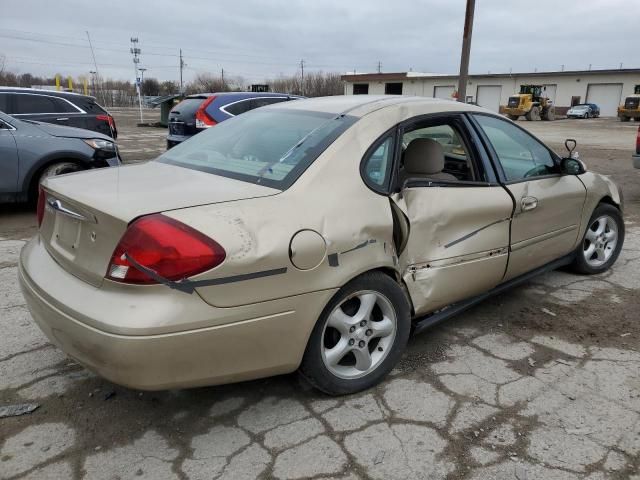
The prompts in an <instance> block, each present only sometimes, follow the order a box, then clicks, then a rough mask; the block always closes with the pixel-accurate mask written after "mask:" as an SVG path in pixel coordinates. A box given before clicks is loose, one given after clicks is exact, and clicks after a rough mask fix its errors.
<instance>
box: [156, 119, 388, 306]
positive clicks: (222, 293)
mask: <svg viewBox="0 0 640 480" xmlns="http://www.w3.org/2000/svg"><path fill="white" fill-rule="evenodd" d="M381 117H382V121H381ZM397 121H398V120H397V112H396V115H395V116H394V115H386V116H385V115H376V119H372V118H369V116H367V117H364V118H362V119H360V120H359V121H358V122H356V123H355V124H354V126H353V127H351V128H350V129H349V130H348V131H347V132H345V134H343V135H342V136H341V137H340V138H338V139H337V140H336V141H335V142H334V143H333V144H332V145H331V146H330V147H329V148H328V149H327V150H325V152H324V153H323V154H322V155H320V157H318V159H316V161H315V162H314V163H313V164H312V165H311V166H310V167H309V168H308V169H307V171H306V172H305V173H304V174H303V175H302V176H301V177H300V178H299V179H298V181H297V182H296V183H294V184H293V185H292V186H291V187H290V188H289V189H287V190H285V191H283V192H282V193H280V194H277V195H274V196H270V197H264V198H255V199H246V200H238V201H233V202H228V203H219V204H212V205H205V206H199V207H193V208H187V209H182V210H175V211H171V212H167V213H166V215H169V216H171V217H173V218H175V219H177V220H179V221H181V222H184V223H186V224H187V225H190V226H192V227H193V228H195V229H197V230H199V231H201V232H203V233H204V234H205V235H207V236H209V237H211V238H213V239H214V240H215V241H216V242H218V243H219V244H220V245H222V247H223V248H224V249H225V251H226V253H227V256H226V259H225V261H224V262H223V263H222V264H221V265H220V266H218V267H216V268H214V269H213V270H210V271H208V272H205V273H203V274H201V275H198V276H195V277H193V278H192V279H193V280H203V279H214V278H225V277H231V276H237V275H243V274H251V273H256V272H261V271H265V270H272V269H282V268H286V269H287V270H286V272H285V273H282V274H279V275H274V276H267V277H263V278H255V279H250V280H245V281H241V282H233V283H228V284H224V283H223V284H219V285H215V286H205V287H198V288H197V289H196V291H197V293H198V294H199V295H200V296H201V297H202V298H203V299H204V300H205V301H206V302H208V303H209V304H211V305H214V306H216V307H233V306H239V305H247V304H252V303H257V302H263V301H267V300H271V299H276V298H283V297H289V296H293V295H300V294H303V293H307V292H313V291H319V290H327V289H335V288H339V287H341V286H343V285H344V284H345V283H347V282H348V281H349V280H351V279H353V278H355V277H357V276H358V275H360V274H361V273H364V272H366V271H369V270H372V269H376V268H381V267H385V268H391V269H394V270H397V267H396V265H397V258H396V252H395V248H394V246H393V238H392V230H393V220H392V216H391V209H390V206H389V200H388V198H387V197H385V196H383V195H380V194H378V193H375V192H373V191H371V190H370V189H369V188H367V187H366V185H365V184H364V182H363V180H362V178H361V176H360V161H361V159H362V156H363V154H364V152H365V151H366V150H367V149H368V148H369V146H370V145H371V144H372V143H373V142H374V141H375V140H376V139H377V138H378V137H379V136H380V135H382V134H383V133H384V132H385V131H386V130H388V129H389V128H390V127H391V126H393V125H394V124H395V123H397ZM301 230H313V231H315V232H317V233H319V234H320V235H321V236H322V237H323V239H324V241H325V245H326V250H325V252H322V255H323V259H322V261H321V262H320V263H319V265H318V266H317V267H315V268H311V269H309V270H300V269H298V268H296V267H295V266H294V265H293V263H292V262H291V258H290V244H291V239H292V237H293V236H294V235H295V234H296V233H297V232H299V231H301ZM293 254H294V255H295V252H293ZM310 314H311V315H313V316H314V318H317V316H318V315H319V314H320V312H319V311H318V312H310Z"/></svg>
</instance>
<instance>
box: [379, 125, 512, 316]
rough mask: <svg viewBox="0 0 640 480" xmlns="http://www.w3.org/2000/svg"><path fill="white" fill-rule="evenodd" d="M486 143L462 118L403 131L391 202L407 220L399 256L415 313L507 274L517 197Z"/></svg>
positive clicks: (492, 283)
mask: <svg viewBox="0 0 640 480" xmlns="http://www.w3.org/2000/svg"><path fill="white" fill-rule="evenodd" d="M474 139H475V140H476V141H474ZM481 148H482V147H481V146H480V145H479V141H477V138H475V137H473V136H472V133H471V132H470V129H469V128H468V124H467V123H466V122H465V121H464V119H463V118H461V117H460V116H455V115H451V116H445V117H440V118H438V119H436V120H426V121H421V120H418V121H416V122H415V123H414V124H413V125H409V126H407V127H405V129H404V130H403V137H402V152H403V153H402V160H401V162H400V163H401V165H400V167H399V168H400V171H399V174H398V177H399V182H400V184H401V188H400V192H398V193H395V194H393V195H392V196H391V199H392V202H393V205H394V208H395V209H396V215H395V216H396V218H397V219H402V220H404V221H406V222H407V224H408V236H407V238H406V239H405V240H406V241H405V242H404V245H403V247H404V248H402V251H401V252H400V257H399V261H400V268H401V271H402V276H403V279H404V282H405V284H406V286H407V289H408V291H409V294H410V295H411V299H412V302H413V305H414V309H415V314H416V315H420V314H424V313H429V312H433V311H435V310H438V309H440V308H442V307H444V306H447V305H449V304H452V303H455V302H457V301H460V300H463V299H466V298H469V297H473V296H475V295H478V294H481V293H484V292H486V291H487V290H490V289H491V288H493V287H495V286H496V285H498V284H499V283H500V282H501V281H502V279H503V276H504V274H505V271H506V268H507V264H508V256H509V228H510V222H511V215H512V213H513V200H512V198H511V196H510V195H509V193H508V192H507V190H506V189H505V188H504V187H503V186H501V185H499V184H498V183H497V182H496V181H495V178H490V173H491V175H492V174H493V172H489V170H491V166H490V165H487V163H488V158H487V157H486V154H485V152H484V150H482V151H481ZM398 210H399V211H401V212H402V214H400V213H399V212H398ZM396 223H398V222H396Z"/></svg>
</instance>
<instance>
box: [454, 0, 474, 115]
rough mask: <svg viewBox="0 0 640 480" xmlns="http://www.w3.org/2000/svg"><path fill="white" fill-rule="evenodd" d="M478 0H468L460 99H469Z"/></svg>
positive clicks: (459, 87)
mask: <svg viewBox="0 0 640 480" xmlns="http://www.w3.org/2000/svg"><path fill="white" fill-rule="evenodd" d="M475 8H476V0H467V11H466V13H465V17H464V32H463V33H462V55H461V57H460V76H459V77H458V101H459V102H463V103H464V102H466V100H467V83H468V82H469V55H470V53H471V34H472V32H473V13H474V11H475Z"/></svg>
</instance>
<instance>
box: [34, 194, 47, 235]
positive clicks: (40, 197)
mask: <svg viewBox="0 0 640 480" xmlns="http://www.w3.org/2000/svg"><path fill="white" fill-rule="evenodd" d="M46 196H47V194H46V193H45V192H44V188H42V185H38V207H37V208H36V216H37V217H38V227H39V226H40V225H42V219H43V218H44V202H45V197H46Z"/></svg>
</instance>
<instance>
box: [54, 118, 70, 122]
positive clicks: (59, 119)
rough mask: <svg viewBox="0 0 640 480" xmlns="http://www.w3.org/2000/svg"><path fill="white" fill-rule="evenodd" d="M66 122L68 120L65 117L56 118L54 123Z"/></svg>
mask: <svg viewBox="0 0 640 480" xmlns="http://www.w3.org/2000/svg"><path fill="white" fill-rule="evenodd" d="M67 120H69V119H68V118H67V117H64V118H56V121H58V122H66V121H67Z"/></svg>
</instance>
